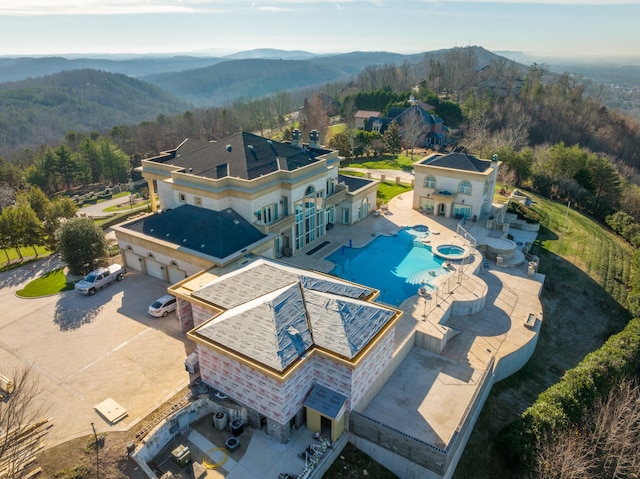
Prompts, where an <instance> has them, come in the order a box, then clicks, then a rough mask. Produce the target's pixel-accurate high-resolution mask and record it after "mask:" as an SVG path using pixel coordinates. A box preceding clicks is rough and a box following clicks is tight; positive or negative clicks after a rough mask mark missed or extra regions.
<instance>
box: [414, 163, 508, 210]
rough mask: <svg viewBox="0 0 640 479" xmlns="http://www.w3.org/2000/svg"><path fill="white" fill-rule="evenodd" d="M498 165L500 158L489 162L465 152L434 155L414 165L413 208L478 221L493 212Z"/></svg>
mask: <svg viewBox="0 0 640 479" xmlns="http://www.w3.org/2000/svg"><path fill="white" fill-rule="evenodd" d="M499 166H500V165H499V162H498V157H497V155H494V156H493V159H492V160H491V161H489V160H482V159H480V158H476V157H475V156H472V155H466V154H463V153H449V154H446V155H442V154H439V153H434V154H431V155H429V156H427V157H425V158H423V159H421V160H419V161H417V162H415V163H414V164H413V170H414V172H415V189H414V191H413V208H414V209H416V210H420V211H422V212H423V213H425V214H437V215H438V216H445V217H454V218H459V219H461V218H467V219H472V220H474V221H475V220H477V219H479V218H481V217H483V216H484V215H485V214H487V213H489V211H490V210H491V204H492V203H493V195H494V190H495V185H496V177H497V175H498V168H499Z"/></svg>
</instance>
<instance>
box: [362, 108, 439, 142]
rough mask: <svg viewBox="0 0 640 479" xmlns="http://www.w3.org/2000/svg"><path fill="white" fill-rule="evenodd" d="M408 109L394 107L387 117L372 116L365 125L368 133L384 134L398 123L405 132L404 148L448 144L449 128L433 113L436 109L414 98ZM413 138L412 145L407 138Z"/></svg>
mask: <svg viewBox="0 0 640 479" xmlns="http://www.w3.org/2000/svg"><path fill="white" fill-rule="evenodd" d="M409 101H410V104H411V105H410V106H409V107H408V108H399V107H393V108H391V109H389V112H388V114H387V116H386V117H380V116H379V115H378V116H375V117H374V116H370V117H369V118H368V119H367V121H366V123H365V125H364V129H365V130H366V131H375V132H378V133H380V134H384V132H385V131H386V130H387V128H388V127H389V125H390V124H391V123H392V122H393V121H396V122H397V123H398V126H399V127H400V130H401V131H403V130H404V131H405V134H404V135H403V136H404V137H405V140H403V142H404V143H403V146H404V147H405V148H411V147H429V148H431V147H435V146H443V145H445V144H446V142H447V137H446V131H447V128H446V126H445V125H444V122H443V121H442V118H439V117H438V116H437V115H435V114H433V113H431V111H432V110H433V109H434V107H433V106H432V105H429V104H427V103H424V102H422V101H419V100H414V99H413V98H412V99H410V100H409ZM408 137H412V139H411V144H409V143H408V142H407V140H406V138H408Z"/></svg>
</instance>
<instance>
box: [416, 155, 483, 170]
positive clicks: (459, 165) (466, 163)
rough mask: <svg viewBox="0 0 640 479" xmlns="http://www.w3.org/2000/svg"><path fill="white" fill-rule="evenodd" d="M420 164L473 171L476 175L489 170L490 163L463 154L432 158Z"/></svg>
mask: <svg viewBox="0 0 640 479" xmlns="http://www.w3.org/2000/svg"><path fill="white" fill-rule="evenodd" d="M421 164H423V165H428V166H439V167H441V168H451V169H455V170H464V171H473V172H476V173H484V172H485V171H487V170H488V169H489V168H491V162H490V161H489V160H481V159H480V158H476V157H475V156H471V155H465V154H464V153H449V154H447V155H436V156H432V157H429V158H427V159H425V160H424V161H423V162H422V163H421Z"/></svg>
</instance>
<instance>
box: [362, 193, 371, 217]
mask: <svg viewBox="0 0 640 479" xmlns="http://www.w3.org/2000/svg"><path fill="white" fill-rule="evenodd" d="M368 214H369V198H366V197H365V198H363V199H362V205H361V206H360V219H362V218H366V217H367V215H368Z"/></svg>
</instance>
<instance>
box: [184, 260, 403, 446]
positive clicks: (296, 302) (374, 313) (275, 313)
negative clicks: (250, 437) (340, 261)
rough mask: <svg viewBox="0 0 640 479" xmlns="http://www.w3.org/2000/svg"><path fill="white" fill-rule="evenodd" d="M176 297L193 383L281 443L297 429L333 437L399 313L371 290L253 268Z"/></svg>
mask: <svg viewBox="0 0 640 479" xmlns="http://www.w3.org/2000/svg"><path fill="white" fill-rule="evenodd" d="M183 286H184V285H183ZM184 291H186V289H185V288H181V289H180V290H178V291H176V294H179V295H180V293H182V297H181V301H185V300H186V301H188V302H189V303H191V308H192V317H193V324H194V329H192V330H191V331H190V332H189V333H188V336H189V337H190V338H191V339H192V340H193V341H195V342H196V344H197V348H198V355H199V361H200V374H201V378H202V381H203V382H204V383H206V384H208V385H209V386H211V387H213V388H214V389H216V390H218V391H219V392H220V393H222V394H224V395H225V396H227V397H229V398H230V399H233V400H234V401H236V402H237V403H238V404H241V405H242V406H243V407H245V408H246V409H247V417H248V420H249V421H250V422H252V423H255V425H256V426H257V427H260V426H261V425H262V424H264V423H265V422H266V424H267V431H268V433H269V434H271V435H273V436H275V437H277V438H278V439H280V440H282V441H283V442H286V441H287V440H288V438H289V435H290V427H291V426H299V425H301V424H302V423H303V422H305V421H306V422H307V423H309V424H317V425H318V428H319V427H320V425H321V424H324V425H325V426H328V427H330V428H331V431H330V435H331V436H332V438H334V439H335V438H336V437H337V436H339V435H340V434H341V433H342V431H343V430H344V413H345V412H346V411H348V410H349V409H350V408H351V407H352V405H354V404H357V402H358V401H359V400H360V399H362V398H363V397H364V396H365V394H366V393H367V391H368V389H369V388H370V387H371V386H372V384H374V383H375V381H376V379H377V378H378V377H379V376H380V374H381V373H382V372H383V370H384V369H385V368H386V366H387V365H388V364H389V363H390V361H391V358H392V352H393V344H394V328H395V324H396V322H397V320H398V319H399V317H400V315H401V312H400V311H398V310H396V309H392V308H389V307H387V306H384V305H380V304H377V303H374V302H373V300H374V299H375V298H376V297H377V295H378V291H377V290H374V289H372V288H368V287H365V286H361V285H358V284H354V283H350V282H348V281H344V280H341V279H339V278H335V277H332V276H328V275H324V274H321V273H316V272H312V271H306V270H303V269H299V268H296V267H292V266H288V265H284V264H281V263H279V262H277V261H271V260H267V259H256V260H254V261H252V262H249V263H248V264H246V265H244V266H243V267H241V268H240V269H238V270H236V271H232V272H229V273H227V274H225V275H222V276H220V277H218V278H216V279H214V280H212V281H211V282H209V283H208V284H206V285H204V286H202V287H199V288H198V289H195V290H193V291H191V292H190V293H189V295H188V297H186V295H184ZM181 307H183V308H184V305H182V306H181ZM305 404H306V407H305ZM327 416H332V417H327Z"/></svg>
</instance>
